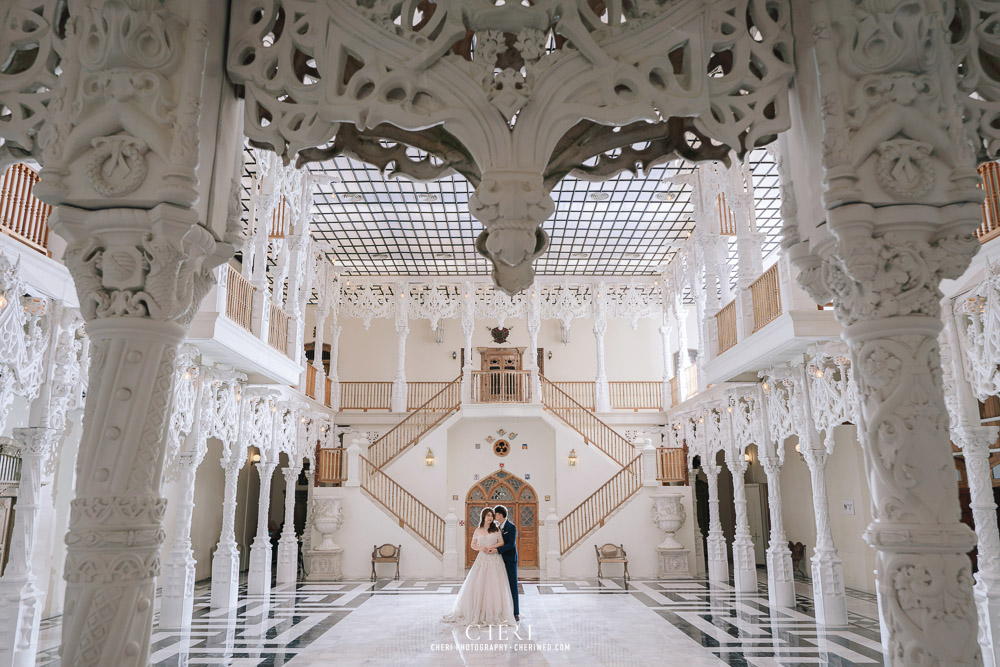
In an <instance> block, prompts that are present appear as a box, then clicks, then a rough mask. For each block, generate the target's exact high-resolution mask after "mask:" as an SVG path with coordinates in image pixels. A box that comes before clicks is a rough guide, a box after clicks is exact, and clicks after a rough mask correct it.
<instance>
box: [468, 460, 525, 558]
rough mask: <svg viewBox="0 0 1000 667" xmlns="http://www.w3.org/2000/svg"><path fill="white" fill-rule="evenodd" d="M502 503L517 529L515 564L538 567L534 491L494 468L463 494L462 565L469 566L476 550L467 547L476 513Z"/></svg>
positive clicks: (477, 517) (473, 529)
mask: <svg viewBox="0 0 1000 667" xmlns="http://www.w3.org/2000/svg"><path fill="white" fill-rule="evenodd" d="M497 505H503V506H504V507H506V508H507V511H508V512H509V513H510V515H509V516H508V517H507V519H508V520H509V521H513V522H514V526H515V527H516V528H517V557H518V566H519V567H538V494H536V493H535V490H534V489H533V488H531V485H530V484H528V483H527V482H525V481H524V480H523V479H521V478H520V477H516V476H514V475H512V474H510V473H509V472H507V471H506V470H498V471H496V472H495V473H493V474H492V475H490V476H489V477H486V478H485V479H481V480H479V481H478V482H476V483H475V484H474V485H473V486H472V488H471V489H469V493H468V494H467V495H466V497H465V566H466V567H471V565H472V563H473V561H474V560H475V559H476V552H475V551H473V550H472V547H470V546H469V545H470V543H471V542H472V533H473V532H474V531H475V530H476V528H477V527H478V526H479V516H480V514H481V513H482V511H483V510H484V509H486V508H487V507H496V506H497Z"/></svg>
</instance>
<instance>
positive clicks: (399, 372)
mask: <svg viewBox="0 0 1000 667" xmlns="http://www.w3.org/2000/svg"><path fill="white" fill-rule="evenodd" d="M395 297H396V299H395V301H396V377H395V378H394V379H393V381H392V411H393V412H406V407H407V406H406V398H407V397H406V394H407V391H406V390H407V387H406V337H407V335H409V333H410V326H409V322H410V318H409V307H410V286H409V285H408V284H407V283H405V282H399V283H396V294H395Z"/></svg>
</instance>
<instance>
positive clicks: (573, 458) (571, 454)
mask: <svg viewBox="0 0 1000 667" xmlns="http://www.w3.org/2000/svg"><path fill="white" fill-rule="evenodd" d="M576 462H577V458H576V450H575V449H571V450H569V464H570V465H571V466H575V465H576Z"/></svg>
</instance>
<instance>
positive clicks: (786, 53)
mask: <svg viewBox="0 0 1000 667" xmlns="http://www.w3.org/2000/svg"><path fill="white" fill-rule="evenodd" d="M230 34H231V35H234V36H236V37H235V38H234V39H233V40H232V41H231V43H230V45H229V59H228V62H229V68H228V70H229V76H230V77H231V79H232V80H233V81H234V83H236V84H237V85H238V87H239V90H240V91H241V92H242V94H243V95H244V97H245V99H246V101H247V104H246V128H247V133H248V134H249V136H250V138H251V141H252V142H253V143H254V145H259V146H263V147H267V148H270V149H271V150H274V151H275V152H277V153H278V154H280V155H281V156H282V157H283V158H284V159H286V160H290V159H291V158H293V157H295V156H296V155H298V161H299V163H300V164H301V163H304V162H308V161H315V160H326V159H329V158H331V157H333V156H336V155H341V154H343V155H348V156H351V157H353V158H356V159H361V160H364V161H366V162H369V163H371V164H374V165H377V166H379V167H380V168H382V169H386V168H390V169H391V170H392V173H393V174H395V173H403V174H406V175H408V176H411V177H413V178H416V179H418V180H424V179H432V178H439V177H441V176H444V175H447V174H451V173H456V172H457V173H459V174H461V175H462V176H464V177H465V178H467V179H468V180H469V181H470V182H471V183H472V184H473V185H474V186H475V187H476V192H475V194H474V196H473V197H472V198H471V199H470V202H469V205H470V211H471V212H472V214H473V215H474V216H476V217H477V218H478V219H479V220H480V221H481V222H482V223H483V225H484V226H485V227H486V229H485V230H484V232H483V233H482V234H481V235H480V237H479V239H478V240H477V243H476V247H477V249H478V250H479V251H480V252H481V253H483V254H484V255H485V256H487V257H488V258H489V259H490V260H491V262H492V263H493V278H494V280H495V281H496V283H497V285H498V287H499V288H500V289H502V290H504V291H506V292H507V293H510V294H513V293H516V292H518V291H521V290H523V289H525V288H527V287H528V286H529V285H530V284H531V282H532V278H533V275H534V272H533V269H532V268H531V264H532V262H533V261H534V260H535V259H536V258H537V257H538V256H539V255H540V254H541V253H542V252H544V250H545V247H546V246H547V243H548V239H547V236H546V235H545V233H544V232H543V231H542V229H541V225H542V223H543V222H544V221H545V220H546V219H547V218H548V217H549V216H550V215H551V214H552V212H553V202H552V199H551V197H550V195H549V192H550V191H551V189H552V188H553V187H554V186H555V184H556V183H558V182H559V181H560V180H561V179H562V178H563V177H565V176H566V175H567V174H569V173H576V174H578V175H582V176H585V177H587V178H608V177H611V176H614V175H616V174H618V173H620V172H621V171H624V170H629V171H632V172H633V173H635V172H637V171H638V170H639V169H646V168H648V167H650V166H652V165H654V164H658V163H659V162H662V161H664V160H668V159H672V158H675V157H684V158H687V159H690V160H704V159H723V160H725V159H728V155H729V152H730V151H731V150H732V151H735V152H736V153H737V155H738V156H742V155H743V154H744V153H746V152H747V151H749V150H750V149H751V148H753V147H756V146H761V145H765V144H766V143H768V142H769V141H771V140H773V138H774V136H775V135H776V134H777V133H778V132H780V131H782V130H784V129H786V128H787V127H788V125H789V114H788V105H787V90H788V84H789V82H790V80H791V75H792V65H791V51H792V43H791V42H792V40H791V33H790V30H789V6H788V3H787V2H784V1H774V0H772V1H769V2H761V1H758V0H716V1H715V2H711V3H701V4H697V5H695V4H686V3H675V2H661V1H660V0H644V1H643V2H634V3H625V4H621V5H609V6H608V7H606V8H605V7H603V6H602V8H601V9H596V8H592V7H590V6H589V5H587V4H586V3H583V4H580V3H575V2H570V1H568V0H548V1H546V2H542V3H535V4H530V5H526V4H518V3H507V4H504V5H496V4H494V3H491V2H488V1H486V0H439V1H437V2H430V3H426V2H417V1H416V0H405V1H401V2H389V3H383V2H375V3H371V2H367V1H362V0H354V1H353V2H343V3H339V4H337V5H335V6H328V5H323V4H317V3H313V2H304V1H303V0H276V1H272V2H266V3H258V4H254V5H252V6H247V7H246V8H237V10H236V11H234V12H233V13H232V18H231V26H230ZM333 44H336V45H337V46H336V48H332V47H331V45H333ZM343 54H350V55H349V56H344V55H343Z"/></svg>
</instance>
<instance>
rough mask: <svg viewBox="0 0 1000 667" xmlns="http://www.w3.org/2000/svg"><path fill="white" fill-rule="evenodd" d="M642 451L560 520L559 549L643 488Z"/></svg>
mask: <svg viewBox="0 0 1000 667" xmlns="http://www.w3.org/2000/svg"><path fill="white" fill-rule="evenodd" d="M641 459H642V455H641V454H640V455H638V456H635V457H634V458H633V459H632V460H631V461H629V462H628V463H627V464H626V465H625V467H623V468H622V469H621V470H619V471H618V472H617V473H615V475H614V476H613V477H612V478H611V479H609V480H608V481H607V482H605V483H604V484H602V485H601V487H600V488H599V489H597V491H595V492H594V493H593V494H591V495H590V496H589V497H588V498H587V499H586V500H584V501H583V502H582V503H580V504H579V505H577V506H576V507H575V508H573V510H572V511H570V512H569V513H568V514H567V515H566V516H564V517H563V518H562V519H561V520H560V521H559V552H560V553H561V554H565V553H566V552H567V551H569V550H570V549H572V548H573V546H574V545H575V544H576V543H577V542H579V541H580V540H582V539H583V538H584V537H586V536H587V534H588V533H590V531H592V530H594V529H595V528H597V527H598V526H603V525H604V522H605V520H607V518H608V517H609V516H611V513H612V512H614V511H615V510H616V509H618V508H619V507H621V506H622V504H624V503H625V501H626V500H628V499H629V498H631V497H632V496H633V495H634V494H635V493H636V491H638V490H639V489H640V488H642V461H641Z"/></svg>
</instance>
